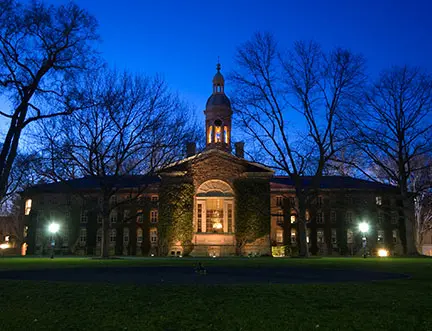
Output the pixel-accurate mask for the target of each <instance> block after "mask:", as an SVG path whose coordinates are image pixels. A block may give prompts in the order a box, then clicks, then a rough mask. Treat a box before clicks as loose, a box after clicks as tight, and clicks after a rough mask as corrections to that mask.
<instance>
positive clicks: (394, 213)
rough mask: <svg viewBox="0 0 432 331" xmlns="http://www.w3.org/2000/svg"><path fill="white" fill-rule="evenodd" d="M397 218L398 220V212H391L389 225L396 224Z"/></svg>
mask: <svg viewBox="0 0 432 331" xmlns="http://www.w3.org/2000/svg"><path fill="white" fill-rule="evenodd" d="M398 218H399V215H398V212H397V211H392V212H391V223H392V224H397V223H398Z"/></svg>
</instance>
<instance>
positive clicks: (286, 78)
mask: <svg viewBox="0 0 432 331" xmlns="http://www.w3.org/2000/svg"><path fill="white" fill-rule="evenodd" d="M363 62H364V61H363V58H362V57H361V56H358V55H354V54H352V53H351V52H349V51H347V50H343V49H336V50H334V51H332V52H330V53H326V52H323V51H322V50H321V48H320V47H319V45H317V44H316V43H314V42H309V43H307V42H296V43H295V44H294V47H293V50H292V51H291V52H289V53H288V54H287V55H284V54H281V53H280V52H279V50H278V45H277V43H276V41H275V40H274V38H273V37H272V36H271V35H270V34H268V33H267V34H260V33H259V34H256V35H255V36H254V37H253V38H252V40H250V41H248V42H246V43H245V44H243V45H242V46H241V47H240V48H239V49H238V52H237V69H236V70H235V71H234V72H233V73H232V75H231V79H232V80H233V81H234V84H235V88H236V89H235V93H234V95H235V96H236V97H235V98H234V100H233V101H234V111H235V114H236V116H237V119H238V121H239V122H240V123H241V125H242V126H243V127H244V128H245V131H246V134H248V135H250V136H251V137H252V138H253V139H254V140H255V141H256V142H257V144H258V146H259V148H260V149H262V150H263V151H265V154H266V159H267V162H266V163H268V164H269V165H270V166H272V167H274V168H275V169H276V170H277V171H278V172H280V173H284V174H286V175H288V176H289V177H290V178H291V179H292V180H293V182H294V186H295V191H296V195H297V205H296V209H297V216H298V222H299V244H300V255H301V256H308V247H307V242H306V210H307V206H308V204H310V203H311V201H312V199H313V198H314V197H315V196H316V193H317V192H318V189H319V185H320V179H321V176H322V173H323V170H324V167H325V165H326V163H327V162H328V160H329V159H330V158H331V157H332V155H333V154H334V153H335V151H336V150H337V144H338V141H337V135H338V130H339V127H338V123H337V121H336V119H337V118H336V115H337V114H338V113H339V112H343V111H345V110H346V108H347V107H349V105H350V103H351V102H352V99H353V98H355V97H356V96H357V95H358V90H359V88H360V87H361V86H362V83H363ZM296 114H297V115H296ZM298 115H300V116H298ZM292 116H297V118H298V117H299V118H301V123H297V124H298V125H297V126H296V125H295V123H294V122H293V121H290V118H291V117H292ZM305 175H311V176H312V181H311V183H310V185H305V182H304V180H303V176H305Z"/></svg>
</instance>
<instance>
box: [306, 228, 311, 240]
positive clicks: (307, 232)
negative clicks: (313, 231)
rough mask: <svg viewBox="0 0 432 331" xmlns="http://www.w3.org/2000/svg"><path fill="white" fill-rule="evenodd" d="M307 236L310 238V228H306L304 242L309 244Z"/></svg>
mask: <svg viewBox="0 0 432 331" xmlns="http://www.w3.org/2000/svg"><path fill="white" fill-rule="evenodd" d="M309 238H310V229H307V230H306V242H307V243H308V244H309Z"/></svg>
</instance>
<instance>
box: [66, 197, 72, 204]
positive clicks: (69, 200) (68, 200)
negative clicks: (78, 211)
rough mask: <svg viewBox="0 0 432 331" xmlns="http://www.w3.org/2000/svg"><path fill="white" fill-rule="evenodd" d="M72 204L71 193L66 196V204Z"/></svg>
mask: <svg viewBox="0 0 432 331" xmlns="http://www.w3.org/2000/svg"><path fill="white" fill-rule="evenodd" d="M71 204H72V198H71V196H70V195H67V196H66V205H68V206H70V205H71Z"/></svg>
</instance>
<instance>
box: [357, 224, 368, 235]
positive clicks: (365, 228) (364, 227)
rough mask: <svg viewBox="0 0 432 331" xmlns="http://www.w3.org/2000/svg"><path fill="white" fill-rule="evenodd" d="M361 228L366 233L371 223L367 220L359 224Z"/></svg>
mask: <svg viewBox="0 0 432 331" xmlns="http://www.w3.org/2000/svg"><path fill="white" fill-rule="evenodd" d="M359 230H360V231H361V232H363V233H366V232H368V231H369V224H367V223H366V222H362V223H360V224H359Z"/></svg>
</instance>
